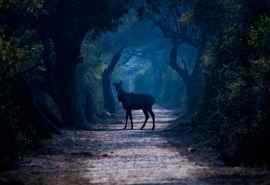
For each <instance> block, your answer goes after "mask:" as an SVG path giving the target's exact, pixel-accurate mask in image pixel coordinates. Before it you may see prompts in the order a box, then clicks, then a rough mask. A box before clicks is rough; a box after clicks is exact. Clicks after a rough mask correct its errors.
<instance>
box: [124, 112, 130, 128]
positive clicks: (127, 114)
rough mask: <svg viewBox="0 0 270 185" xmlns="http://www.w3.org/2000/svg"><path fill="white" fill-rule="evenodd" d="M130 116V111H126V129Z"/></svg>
mask: <svg viewBox="0 0 270 185" xmlns="http://www.w3.org/2000/svg"><path fill="white" fill-rule="evenodd" d="M128 117H129V113H128V111H126V124H125V127H124V129H127V124H128Z"/></svg>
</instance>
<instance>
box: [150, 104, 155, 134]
mask: <svg viewBox="0 0 270 185" xmlns="http://www.w3.org/2000/svg"><path fill="white" fill-rule="evenodd" d="M149 113H150V114H151V117H152V120H153V127H152V130H154V129H155V114H154V112H153V110H152V108H151V109H149Z"/></svg>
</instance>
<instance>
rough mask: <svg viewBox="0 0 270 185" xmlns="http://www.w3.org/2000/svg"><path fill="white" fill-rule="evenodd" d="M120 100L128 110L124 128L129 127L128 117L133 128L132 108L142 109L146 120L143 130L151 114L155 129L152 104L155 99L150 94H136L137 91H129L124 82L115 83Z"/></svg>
mask: <svg viewBox="0 0 270 185" xmlns="http://www.w3.org/2000/svg"><path fill="white" fill-rule="evenodd" d="M114 86H115V89H116V92H117V97H118V100H119V101H120V102H121V103H122V106H123V108H124V109H125V111H126V124H125V127H124V129H126V128H127V124H128V118H130V121H131V129H133V120H132V110H142V111H143V113H144V115H145V121H144V123H143V125H142V127H141V130H143V129H144V127H145V125H146V123H147V121H148V119H149V114H148V113H150V115H151V117H152V120H153V127H152V130H154V129H155V114H154V112H153V110H152V106H153V105H154V103H155V99H154V98H153V97H152V96H151V95H148V94H136V93H128V92H126V91H125V90H124V89H123V87H122V82H119V83H114Z"/></svg>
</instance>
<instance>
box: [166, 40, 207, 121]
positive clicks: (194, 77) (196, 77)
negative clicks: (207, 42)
mask: <svg viewBox="0 0 270 185" xmlns="http://www.w3.org/2000/svg"><path fill="white" fill-rule="evenodd" d="M178 47H179V46H178V43H177V41H173V47H172V49H171V52H170V63H169V65H170V67H171V68H172V69H173V70H175V71H176V72H177V74H178V75H179V76H180V77H181V78H182V80H183V82H184V84H185V87H186V107H185V109H186V111H185V117H190V116H191V115H192V114H193V113H194V112H195V111H196V109H197V106H198V103H199V100H200V94H201V92H202V91H201V88H202V83H201V82H202V80H201V77H202V76H201V66H200V60H201V55H199V56H198V59H197V61H196V64H195V67H194V70H193V72H192V73H191V74H189V72H188V69H187V68H185V67H181V66H179V65H178V64H177V56H178Z"/></svg>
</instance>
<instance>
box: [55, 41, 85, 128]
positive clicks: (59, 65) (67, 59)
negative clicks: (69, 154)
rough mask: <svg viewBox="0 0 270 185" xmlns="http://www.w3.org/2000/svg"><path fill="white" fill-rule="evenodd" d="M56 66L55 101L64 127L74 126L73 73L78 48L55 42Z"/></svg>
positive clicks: (77, 56) (78, 52) (77, 57)
mask: <svg viewBox="0 0 270 185" xmlns="http://www.w3.org/2000/svg"><path fill="white" fill-rule="evenodd" d="M55 49H56V65H55V69H54V71H53V74H54V79H55V80H54V83H53V86H54V89H56V100H57V104H58V105H59V107H60V110H61V113H62V116H63V120H64V122H65V125H69V126H71V125H72V126H74V124H75V112H76V111H75V105H74V90H75V89H74V88H75V84H74V83H75V79H74V78H75V71H76V64H77V63H78V60H79V54H80V46H79V44H78V45H75V44H73V43H69V42H65V41H61V40H60V41H59V40H58V41H56V42H55Z"/></svg>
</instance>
